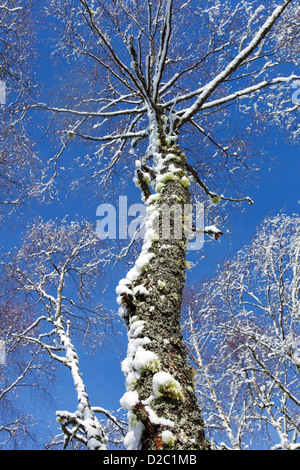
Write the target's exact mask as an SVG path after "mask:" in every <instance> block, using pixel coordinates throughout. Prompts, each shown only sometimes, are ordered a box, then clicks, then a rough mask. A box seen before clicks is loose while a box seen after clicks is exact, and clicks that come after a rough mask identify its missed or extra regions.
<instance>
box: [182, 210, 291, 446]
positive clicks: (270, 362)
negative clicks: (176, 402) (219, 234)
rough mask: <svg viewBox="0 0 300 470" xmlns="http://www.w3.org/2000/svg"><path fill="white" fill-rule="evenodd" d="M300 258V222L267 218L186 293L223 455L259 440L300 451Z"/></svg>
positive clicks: (205, 402)
mask: <svg viewBox="0 0 300 470" xmlns="http://www.w3.org/2000/svg"><path fill="white" fill-rule="evenodd" d="M299 253H300V219H299V217H298V216H296V215H295V216H294V217H290V216H286V215H283V214H280V215H277V216H274V217H268V218H266V219H265V221H264V222H263V224H262V225H261V226H260V227H259V228H258V229H257V232H256V236H255V237H254V239H253V241H252V243H251V244H250V245H249V246H247V247H245V248H244V249H243V250H241V251H240V252H239V253H238V254H237V256H236V258H235V259H233V260H232V261H227V262H226V263H225V264H224V265H223V266H222V267H221V269H220V270H219V272H218V273H217V275H216V276H215V277H213V278H212V279H211V280H209V281H207V282H206V283H205V284H203V285H200V286H199V287H195V289H194V290H192V291H190V292H189V293H187V305H186V310H185V311H186V314H185V327H186V336H187V338H188V343H189V351H190V354H191V357H192V358H193V361H194V364H195V368H196V369H195V373H196V374H197V375H196V383H197V391H198V393H199V397H200V402H201V404H202V409H203V413H204V419H205V422H206V425H207V429H208V434H209V436H210V437H211V440H212V441H213V442H216V443H217V444H216V448H224V447H225V448H232V449H239V450H240V449H245V448H253V446H254V445H255V443H256V445H257V436H259V439H260V448H262V447H263V446H264V447H265V448H269V449H270V448H272V449H282V450H287V449H289V450H291V449H299V446H300V439H299V437H300V435H299V434H300V428H299V425H300V423H299V405H300V401H299V379H298V376H299V344H300V343H299V341H300V336H299V335H300V330H299V305H300V303H299V302H300V276H299V274H300V273H299ZM198 289H199V290H198ZM254 436H255V438H254ZM221 442H222V444H221ZM270 443H272V444H270Z"/></svg>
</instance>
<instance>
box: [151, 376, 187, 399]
mask: <svg viewBox="0 0 300 470" xmlns="http://www.w3.org/2000/svg"><path fill="white" fill-rule="evenodd" d="M157 396H165V397H168V398H171V399H172V400H176V401H184V396H183V393H182V391H181V386H180V384H179V383H178V382H177V381H176V380H174V379H172V380H169V382H167V383H164V384H162V385H160V386H159V387H158V390H157Z"/></svg>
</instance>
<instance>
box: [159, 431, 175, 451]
mask: <svg viewBox="0 0 300 470" xmlns="http://www.w3.org/2000/svg"><path fill="white" fill-rule="evenodd" d="M161 438H162V441H163V442H164V443H165V444H166V445H167V446H168V447H170V448H173V447H174V445H175V442H176V440H177V437H176V436H175V435H174V434H173V433H172V432H171V431H168V430H166V431H163V432H162V433H161Z"/></svg>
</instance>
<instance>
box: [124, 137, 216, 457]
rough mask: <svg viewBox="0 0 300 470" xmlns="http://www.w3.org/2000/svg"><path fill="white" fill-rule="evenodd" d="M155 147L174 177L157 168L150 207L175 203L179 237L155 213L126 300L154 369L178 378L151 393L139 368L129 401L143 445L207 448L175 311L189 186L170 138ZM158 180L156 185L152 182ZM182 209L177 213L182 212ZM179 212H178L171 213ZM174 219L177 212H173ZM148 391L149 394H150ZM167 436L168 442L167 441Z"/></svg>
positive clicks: (149, 378) (149, 374) (149, 376)
mask: <svg viewBox="0 0 300 470" xmlns="http://www.w3.org/2000/svg"><path fill="white" fill-rule="evenodd" d="M159 144H160V145H159V152H160V157H161V158H162V161H164V159H167V160H168V163H169V164H171V165H172V168H173V174H174V175H175V178H165V180H164V178H163V175H164V174H166V173H167V171H168V167H167V165H165V166H164V167H163V168H162V169H161V173H162V174H161V175H160V180H161V181H164V182H163V184H162V185H160V187H159V196H158V197H156V199H154V202H153V204H155V210H156V211H158V213H159V214H160V215H161V214H162V212H163V210H164V207H171V206H172V205H174V203H175V204H176V205H177V207H178V208H179V207H180V209H181V214H179V216H180V217H181V224H182V237H180V238H177V237H176V236H174V235H175V233H174V230H172V228H174V225H175V219H174V214H173V213H172V212H171V213H170V215H171V219H170V220H171V224H170V225H171V231H170V235H169V236H168V238H167V239H166V238H164V237H162V231H161V229H162V218H161V217H160V218H159V228H160V233H159V236H158V237H156V238H155V239H153V241H152V244H151V248H150V250H149V251H150V252H152V253H153V257H152V259H151V260H150V262H149V263H147V264H146V265H145V266H144V268H143V269H142V272H141V274H140V275H139V277H138V278H137V279H136V280H135V282H134V284H133V286H132V289H134V287H136V286H140V285H143V286H145V288H146V289H147V291H148V294H147V295H144V294H143V293H142V294H136V295H135V296H133V298H132V302H131V304H130V305H128V304H127V314H128V321H129V324H130V323H131V322H132V321H139V320H142V321H144V322H145V323H144V326H143V329H142V331H141V333H140V337H141V338H143V337H147V338H148V339H149V340H150V341H149V342H148V343H147V344H146V345H145V346H144V348H145V349H146V350H150V351H152V352H154V353H155V354H156V356H157V358H158V361H159V370H161V371H164V372H167V373H169V374H171V376H172V377H173V378H174V379H175V381H177V382H178V383H179V384H180V393H177V394H176V393H172V392H169V393H167V392H166V393H162V394H160V396H156V397H154V396H153V376H154V373H155V370H153V368H152V369H151V368H150V369H147V367H146V368H144V369H143V370H142V371H140V376H139V379H138V380H137V381H136V383H135V385H134V390H135V391H137V392H138V397H139V401H138V403H136V404H135V406H133V407H132V412H133V414H134V417H135V418H136V420H135V422H136V421H138V422H141V423H143V426H144V428H143V429H144V430H143V432H142V435H141V447H140V448H141V449H142V450H168V449H170V448H172V449H173V450H174V449H175V450H176V449H185V450H188V449H190V450H191V449H198V450H202V449H208V448H209V443H208V441H207V440H206V438H205V435H204V424H203V421H202V418H201V412H200V409H199V404H198V402H197V398H196V395H195V390H194V382H193V376H192V374H191V373H190V367H189V366H188V362H187V354H186V348H185V345H184V342H183V337H182V332H181V327H180V312H181V303H182V295H183V289H184V284H185V277H186V272H185V266H186V263H185V261H186V244H187V234H186V233H185V230H184V228H185V227H184V224H185V220H184V216H183V215H184V208H185V207H186V206H187V205H189V204H190V192H189V187H188V185H187V184H186V180H187V177H186V173H185V155H184V154H183V153H182V152H181V151H180V149H179V147H178V146H177V145H175V144H172V142H171V145H170V142H169V141H167V140H166V139H165V138H164V137H163V136H160V143H159ZM157 186H158V185H157ZM181 215H182V216H181ZM175 216H177V217H178V214H175ZM177 223H178V218H177ZM149 397H152V398H150V399H149ZM147 404H149V406H150V408H151V410H153V411H154V413H155V415H156V416H157V417H159V418H162V422H159V420H158V423H157V422H156V421H155V420H153V419H151V416H150V414H149V407H148V406H147ZM164 419H166V420H171V421H172V422H173V425H172V426H165V425H164V424H163V423H164V421H163V420H164ZM166 430H169V431H170V432H172V435H173V438H172V439H171V440H170V439H169V440H168V441H167V442H164V440H163V439H162V433H163V431H166ZM170 442H171V444H170Z"/></svg>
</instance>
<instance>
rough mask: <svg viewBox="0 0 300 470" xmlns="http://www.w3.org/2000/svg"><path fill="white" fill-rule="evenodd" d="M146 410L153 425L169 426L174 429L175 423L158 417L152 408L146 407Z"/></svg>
mask: <svg viewBox="0 0 300 470" xmlns="http://www.w3.org/2000/svg"><path fill="white" fill-rule="evenodd" d="M145 410H146V411H147V413H148V416H149V419H150V421H151V423H152V424H158V425H161V426H168V427H170V428H172V427H174V421H171V420H170V419H168V418H162V417H161V416H157V414H156V413H155V412H154V411H153V410H152V408H150V406H145Z"/></svg>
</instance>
